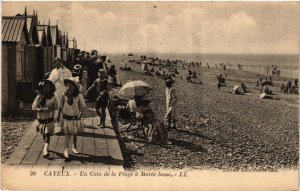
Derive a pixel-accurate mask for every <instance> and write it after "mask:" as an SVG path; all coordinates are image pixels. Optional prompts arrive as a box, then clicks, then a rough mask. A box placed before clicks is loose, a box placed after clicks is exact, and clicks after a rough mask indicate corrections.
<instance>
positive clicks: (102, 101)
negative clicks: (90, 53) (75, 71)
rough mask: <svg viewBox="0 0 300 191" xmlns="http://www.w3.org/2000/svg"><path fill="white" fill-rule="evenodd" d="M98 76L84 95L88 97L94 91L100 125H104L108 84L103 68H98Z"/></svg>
mask: <svg viewBox="0 0 300 191" xmlns="http://www.w3.org/2000/svg"><path fill="white" fill-rule="evenodd" d="M98 75H99V78H97V79H96V80H95V81H94V83H93V85H92V86H91V87H90V88H89V89H88V90H87V91H86V93H85V96H87V97H88V95H89V94H91V93H92V92H96V95H97V101H96V107H95V109H96V113H97V114H98V116H99V117H100V124H99V125H100V126H101V127H103V128H104V127H105V119H106V113H105V110H106V107H107V106H108V102H109V94H108V92H109V90H110V88H109V85H108V81H107V79H106V72H105V70H104V69H100V70H99V72H98Z"/></svg>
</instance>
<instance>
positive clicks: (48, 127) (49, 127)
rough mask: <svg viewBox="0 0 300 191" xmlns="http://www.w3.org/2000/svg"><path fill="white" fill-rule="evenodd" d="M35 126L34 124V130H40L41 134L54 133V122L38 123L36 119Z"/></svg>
mask: <svg viewBox="0 0 300 191" xmlns="http://www.w3.org/2000/svg"><path fill="white" fill-rule="evenodd" d="M37 123H38V124H37V126H36V131H37V132H40V133H41V134H44V135H45V134H48V135H53V133H54V122H53V121H52V122H50V123H39V122H38V121H37Z"/></svg>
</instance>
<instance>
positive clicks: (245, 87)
mask: <svg viewBox="0 0 300 191" xmlns="http://www.w3.org/2000/svg"><path fill="white" fill-rule="evenodd" d="M241 89H242V91H243V92H244V93H247V92H249V91H248V88H247V86H246V85H245V84H244V83H241Z"/></svg>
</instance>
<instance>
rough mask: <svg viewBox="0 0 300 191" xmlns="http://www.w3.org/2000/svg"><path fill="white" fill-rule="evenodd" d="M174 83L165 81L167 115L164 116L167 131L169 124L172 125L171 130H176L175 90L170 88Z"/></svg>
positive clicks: (169, 127)
mask: <svg viewBox="0 0 300 191" xmlns="http://www.w3.org/2000/svg"><path fill="white" fill-rule="evenodd" d="M173 83H174V81H173V80H171V79H167V80H166V108H167V113H166V115H165V122H167V124H168V127H167V129H168V130H170V129H171V123H173V128H174V129H175V128H176V119H175V109H176V105H177V95H176V91H175V88H174V87H172V85H173Z"/></svg>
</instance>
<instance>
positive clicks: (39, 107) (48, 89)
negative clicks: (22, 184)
mask: <svg viewBox="0 0 300 191" xmlns="http://www.w3.org/2000/svg"><path fill="white" fill-rule="evenodd" d="M38 91H39V95H38V96H37V97H36V98H35V100H34V101H33V104H32V110H35V111H37V121H38V126H37V131H40V132H41V134H43V139H44V149H43V157H48V156H49V153H48V146H49V143H50V136H51V135H53V132H54V111H55V110H56V109H57V99H56V97H55V96H54V92H55V85H54V84H53V83H52V82H51V81H49V80H42V81H41V82H40V83H39V85H38Z"/></svg>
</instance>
